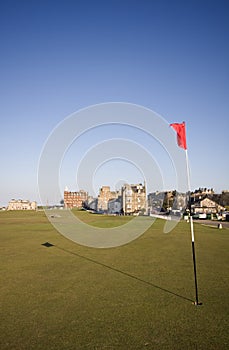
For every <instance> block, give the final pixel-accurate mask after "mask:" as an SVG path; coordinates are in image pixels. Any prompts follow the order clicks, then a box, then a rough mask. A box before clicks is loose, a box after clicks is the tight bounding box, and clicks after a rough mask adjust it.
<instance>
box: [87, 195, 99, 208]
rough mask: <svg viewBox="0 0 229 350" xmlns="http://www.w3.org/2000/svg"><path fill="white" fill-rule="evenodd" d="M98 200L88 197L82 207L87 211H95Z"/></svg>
mask: <svg viewBox="0 0 229 350" xmlns="http://www.w3.org/2000/svg"><path fill="white" fill-rule="evenodd" d="M97 205H98V199H97V198H94V197H92V196H88V199H87V200H86V201H85V203H84V207H85V208H86V209H89V210H93V211H97Z"/></svg>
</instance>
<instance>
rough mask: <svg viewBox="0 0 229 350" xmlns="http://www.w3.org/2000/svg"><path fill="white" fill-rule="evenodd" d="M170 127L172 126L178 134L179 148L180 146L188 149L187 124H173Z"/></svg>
mask: <svg viewBox="0 0 229 350" xmlns="http://www.w3.org/2000/svg"><path fill="white" fill-rule="evenodd" d="M170 126H172V127H173V129H174V130H176V132H177V143H178V146H180V147H181V148H183V149H187V144H186V130H185V122H183V123H181V124H179V123H173V124H170Z"/></svg>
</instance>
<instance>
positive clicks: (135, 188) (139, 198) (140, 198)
mask: <svg viewBox="0 0 229 350" xmlns="http://www.w3.org/2000/svg"><path fill="white" fill-rule="evenodd" d="M146 209H147V203H146V187H145V185H142V184H136V185H129V184H125V185H124V186H123V187H122V211H123V214H124V215H131V214H139V213H145V212H146Z"/></svg>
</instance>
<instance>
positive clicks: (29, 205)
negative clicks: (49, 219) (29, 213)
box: [7, 199, 37, 210]
mask: <svg viewBox="0 0 229 350" xmlns="http://www.w3.org/2000/svg"><path fill="white" fill-rule="evenodd" d="M36 209H37V202H30V201H29V200H22V199H18V200H16V199H12V200H11V201H10V202H9V204H8V207H7V210H36Z"/></svg>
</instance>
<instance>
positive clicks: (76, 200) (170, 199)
mask: <svg viewBox="0 0 229 350" xmlns="http://www.w3.org/2000/svg"><path fill="white" fill-rule="evenodd" d="M63 206H64V208H66V209H73V208H82V207H83V208H85V209H88V210H91V211H93V212H97V213H108V214H122V215H139V214H146V215H150V214H158V213H161V214H163V213H171V212H172V213H173V214H175V215H179V214H180V213H182V212H184V211H185V210H186V209H189V210H191V212H192V214H195V215H199V214H217V213H222V212H225V210H226V208H227V210H229V191H223V192H222V194H220V195H219V194H215V193H214V191H213V189H206V188H205V189H203V188H200V189H198V190H195V191H194V192H191V193H189V194H186V193H179V192H177V191H176V190H174V191H163V192H160V191H157V192H152V193H150V194H148V196H147V194H146V186H145V184H144V185H143V184H141V183H139V184H131V185H130V184H124V185H123V186H122V188H121V189H120V190H118V191H111V189H110V187H109V186H102V187H101V188H100V190H99V195H98V197H97V198H93V197H91V196H90V195H89V194H88V192H86V191H84V190H80V191H78V192H71V191H68V189H67V188H66V189H65V191H64V200H63ZM63 206H62V208H63ZM59 207H61V206H59ZM6 209H7V210H37V203H36V202H35V201H33V202H30V201H29V200H22V199H19V200H15V199H12V200H11V201H10V202H9V204H8V207H7V208H6Z"/></svg>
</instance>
